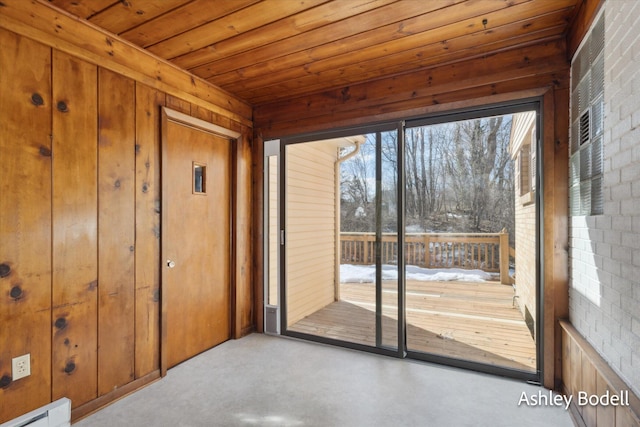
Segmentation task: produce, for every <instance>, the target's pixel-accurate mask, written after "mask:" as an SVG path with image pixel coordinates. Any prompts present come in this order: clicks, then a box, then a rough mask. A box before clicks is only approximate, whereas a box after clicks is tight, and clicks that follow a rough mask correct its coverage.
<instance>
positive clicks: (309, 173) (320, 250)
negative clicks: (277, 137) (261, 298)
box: [286, 142, 338, 326]
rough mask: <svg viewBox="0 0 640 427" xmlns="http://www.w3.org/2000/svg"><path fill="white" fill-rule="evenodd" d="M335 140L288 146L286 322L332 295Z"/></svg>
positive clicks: (323, 303)
mask: <svg viewBox="0 0 640 427" xmlns="http://www.w3.org/2000/svg"><path fill="white" fill-rule="evenodd" d="M337 154H338V148H337V145H336V143H335V142H313V143H305V144H295V145H289V146H287V153H286V180H287V183H286V188H287V190H286V203H287V206H286V240H287V262H286V274H287V277H286V288H287V323H288V326H291V325H292V324H294V323H296V322H297V321H298V320H300V319H302V318H304V317H305V316H308V315H310V314H312V313H314V312H315V311H317V310H319V309H321V308H323V307H325V306H326V305H328V304H330V303H332V302H333V301H334V297H335V285H334V277H335V259H336V258H335V257H336V254H335V248H336V244H335V226H336V211H335V209H336V206H335V200H336V193H335V191H336V185H335V171H334V170H335V169H334V168H335V166H334V165H335V161H336V159H337Z"/></svg>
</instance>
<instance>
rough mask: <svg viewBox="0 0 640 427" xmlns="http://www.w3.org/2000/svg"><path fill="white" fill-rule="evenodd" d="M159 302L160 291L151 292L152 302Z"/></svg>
mask: <svg viewBox="0 0 640 427" xmlns="http://www.w3.org/2000/svg"><path fill="white" fill-rule="evenodd" d="M158 301H160V289H156V290H154V291H153V302H158Z"/></svg>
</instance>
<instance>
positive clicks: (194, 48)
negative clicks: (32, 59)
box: [49, 0, 584, 106]
mask: <svg viewBox="0 0 640 427" xmlns="http://www.w3.org/2000/svg"><path fill="white" fill-rule="evenodd" d="M583 1H584V0H262V1H260V0H49V3H50V4H53V5H55V6H57V7H59V8H61V9H64V10H66V11H67V12H69V13H71V14H73V15H76V16H78V17H80V18H83V19H87V20H89V21H90V22H92V23H93V24H95V25H97V26H99V27H102V28H104V29H105V30H107V31H109V32H112V33H115V34H118V35H120V36H121V37H122V38H124V39H126V40H128V41H130V42H131V43H133V44H136V45H138V46H141V47H143V48H145V49H147V50H148V51H149V52H152V53H153V54H155V55H157V56H159V57H161V58H164V59H166V60H168V61H171V62H173V63H174V64H176V65H178V66H179V67H181V68H184V69H186V70H188V71H190V72H191V73H193V74H195V75H197V76H199V77H202V78H203V79H206V80H207V81H209V82H211V83H212V84H214V85H216V86H218V87H221V88H223V89H225V90H227V91H228V92H230V93H232V94H234V95H236V96H238V97H240V98H243V99H245V100H247V101H248V102H250V103H251V104H253V105H254V106H260V105H264V104H267V103H270V102H274V101H281V100H285V99H290V98H296V97H299V96H303V95H305V94H309V93H316V92H321V91H325V90H330V89H335V88H340V87H344V86H349V85H353V84H357V83H362V82H365V81H370V80H375V79H379V78H383V77H390V76H396V75H402V74H403V73H409V72H413V71H418V70H424V69H427V68H433V67H436V66H439V65H443V64H451V63H454V62H457V61H461V60H467V59H471V58H474V57H481V56H485V55H491V54H493V53H496V52H500V51H504V50H507V49H512V48H517V47H523V46H528V45H534V44H536V43H540V42H543V41H551V40H555V39H560V38H564V37H566V34H567V33H568V31H569V28H570V26H571V24H572V21H573V18H574V16H575V15H576V13H577V11H578V10H579V7H580V6H581V5H582V3H583Z"/></svg>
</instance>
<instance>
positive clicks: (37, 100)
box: [31, 93, 44, 107]
mask: <svg viewBox="0 0 640 427" xmlns="http://www.w3.org/2000/svg"><path fill="white" fill-rule="evenodd" d="M31 103H32V104H33V105H35V106H36V107H39V106H41V105H43V104H44V99H42V95H40V94H39V93H34V94H33V95H31Z"/></svg>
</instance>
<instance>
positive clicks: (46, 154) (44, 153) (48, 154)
mask: <svg viewBox="0 0 640 427" xmlns="http://www.w3.org/2000/svg"><path fill="white" fill-rule="evenodd" d="M40 155H41V156H43V157H51V149H50V148H48V147H45V146H44V145H41V146H40Z"/></svg>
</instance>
